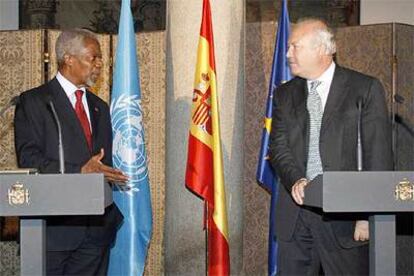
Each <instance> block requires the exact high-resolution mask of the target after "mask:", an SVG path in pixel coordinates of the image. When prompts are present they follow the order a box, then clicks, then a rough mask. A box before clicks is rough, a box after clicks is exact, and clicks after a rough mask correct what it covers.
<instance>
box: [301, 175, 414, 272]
mask: <svg viewBox="0 0 414 276" xmlns="http://www.w3.org/2000/svg"><path fill="white" fill-rule="evenodd" d="M304 204H305V205H308V206H313V207H319V208H322V209H323V211H324V212H327V213H331V212H335V213H345V212H346V213H357V212H364V213H369V214H370V217H369V232H370V233H369V235H370V243H369V271H370V275H395V273H396V257H395V235H396V233H395V214H396V213H398V212H414V172H399V171H389V172H324V173H323V174H321V175H318V176H317V177H316V178H315V179H314V180H313V181H312V182H311V183H310V184H309V185H308V186H307V187H306V189H305V199H304Z"/></svg>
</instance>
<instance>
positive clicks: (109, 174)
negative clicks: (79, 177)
mask: <svg viewBox="0 0 414 276" xmlns="http://www.w3.org/2000/svg"><path fill="white" fill-rule="evenodd" d="M104 155H105V152H104V150H103V149H101V151H100V152H99V153H98V154H97V155H94V156H92V158H91V159H89V160H88V162H86V164H85V165H83V167H82V168H81V173H103V174H104V176H105V178H106V179H107V180H109V181H113V182H118V183H125V182H127V181H128V176H126V175H125V174H124V173H123V172H122V171H120V170H118V169H114V168H112V167H109V166H106V165H105V164H103V163H102V162H101V160H102V158H103V157H104Z"/></svg>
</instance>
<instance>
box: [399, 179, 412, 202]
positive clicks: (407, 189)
mask: <svg viewBox="0 0 414 276" xmlns="http://www.w3.org/2000/svg"><path fill="white" fill-rule="evenodd" d="M395 199H396V200H403V201H406V200H414V184H413V183H410V181H408V179H407V178H404V179H403V180H402V181H400V182H399V183H398V184H397V185H395Z"/></svg>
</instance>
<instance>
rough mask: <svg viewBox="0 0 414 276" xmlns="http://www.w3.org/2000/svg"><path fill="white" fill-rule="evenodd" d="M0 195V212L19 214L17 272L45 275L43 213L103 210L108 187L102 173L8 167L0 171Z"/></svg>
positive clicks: (108, 201)
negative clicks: (41, 171)
mask: <svg viewBox="0 0 414 276" xmlns="http://www.w3.org/2000/svg"><path fill="white" fill-rule="evenodd" d="M0 197H1V200H0V216H3V217H7V216H18V217H20V252H21V253H20V257H21V275H45V274H46V258H45V257H46V222H45V220H44V217H45V216H63V215H65V216H67V215H100V214H103V213H104V212H105V207H106V206H108V205H110V204H111V203H112V189H111V187H110V186H109V184H108V183H106V182H105V180H104V176H103V174H21V172H20V171H9V172H1V173H0ZM64 238H65V237H62V239H64Z"/></svg>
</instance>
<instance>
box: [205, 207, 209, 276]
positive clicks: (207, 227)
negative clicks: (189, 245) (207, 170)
mask: <svg viewBox="0 0 414 276" xmlns="http://www.w3.org/2000/svg"><path fill="white" fill-rule="evenodd" d="M204 206H205V210H206V211H205V213H206V219H205V222H206V229H205V232H206V276H208V257H209V255H208V249H209V248H208V247H209V246H208V229H210V224H209V213H208V204H207V202H205V205H204Z"/></svg>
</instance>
